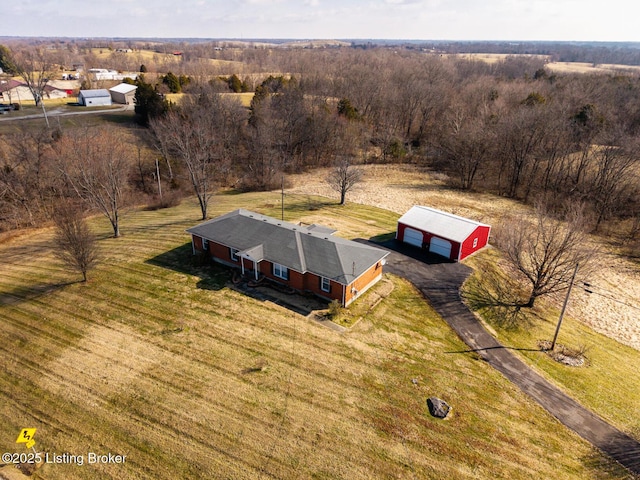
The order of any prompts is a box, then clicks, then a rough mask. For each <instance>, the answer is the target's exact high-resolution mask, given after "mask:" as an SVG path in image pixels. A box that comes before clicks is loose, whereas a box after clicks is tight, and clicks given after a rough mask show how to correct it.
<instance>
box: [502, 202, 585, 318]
mask: <svg viewBox="0 0 640 480" xmlns="http://www.w3.org/2000/svg"><path fill="white" fill-rule="evenodd" d="M585 224H586V221H585V219H584V217H583V214H582V209H578V208H573V209H571V210H569V211H567V212H566V213H565V215H564V216H563V219H562V221H559V220H557V219H555V218H552V217H551V216H550V215H549V214H548V212H547V210H546V208H545V207H544V206H543V205H539V206H538V207H537V208H536V215H535V219H534V221H533V223H531V222H530V221H528V220H527V219H526V218H524V217H519V218H509V219H508V220H506V221H505V222H504V223H503V224H502V225H501V226H500V227H499V228H498V235H497V245H498V246H499V247H500V249H501V250H502V251H503V252H504V255H505V258H506V259H507V261H508V262H509V263H510V264H511V266H513V268H514V269H515V270H516V271H517V272H519V273H520V274H521V275H522V276H523V277H524V278H525V279H526V282H528V283H529V285H530V288H531V291H530V294H529V299H528V300H527V301H526V302H524V303H522V304H521V305H519V306H520V307H527V308H531V307H533V305H534V303H535V300H536V298H538V297H541V296H544V295H548V294H550V293H554V292H557V291H560V290H563V289H565V288H567V287H568V284H569V281H570V279H571V277H572V275H573V272H574V269H575V266H576V264H580V270H581V272H582V273H583V274H585V273H586V272H588V270H589V264H590V262H591V260H592V259H593V258H594V256H595V251H594V249H593V248H591V247H590V246H589V245H588V242H587V235H586V233H585Z"/></svg>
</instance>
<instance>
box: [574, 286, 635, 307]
mask: <svg viewBox="0 0 640 480" xmlns="http://www.w3.org/2000/svg"><path fill="white" fill-rule="evenodd" d="M581 283H582V285H583V287H582V289H583V290H584V291H585V292H587V293H592V294H594V295H600V296H601V297H604V298H608V299H609V300H612V301H614V302H617V303H621V304H622V305H625V306H627V307H629V308H633V309H635V310H640V307H638V306H637V305H632V304H630V303H628V302H625V301H624V300H619V299H618V298H616V297H614V296H613V295H616V293H614V292H609V291H607V290H605V289H603V288H601V287H594V285H592V284H591V283H588V282H581ZM594 288H596V289H598V288H599V289H600V290H603V291H605V292H607V293H602V292H598V291H595V290H594Z"/></svg>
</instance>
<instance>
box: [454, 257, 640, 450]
mask: <svg viewBox="0 0 640 480" xmlns="http://www.w3.org/2000/svg"><path fill="white" fill-rule="evenodd" d="M498 262H499V255H498V252H497V251H495V250H485V251H483V252H482V253H480V254H479V255H476V256H474V257H472V258H471V259H470V260H469V261H468V264H469V265H471V266H473V267H474V269H475V273H474V276H473V277H471V278H470V279H469V280H468V281H467V284H466V285H465V288H464V291H466V292H467V293H468V294H469V293H470V294H472V295H471V297H473V293H474V292H476V293H477V292H478V285H479V282H484V283H485V284H486V281H485V279H486V276H487V274H490V273H491V272H495V271H496V267H495V266H496V265H497V264H498ZM468 294H467V295H466V296H467V297H470V295H468ZM560 295H561V296H563V295H564V292H562V293H561V294H560ZM476 296H477V295H476ZM574 296H575V295H574ZM471 306H473V302H472V303H471ZM478 313H480V314H481V315H482V317H483V318H484V319H485V320H486V321H487V322H488V324H489V329H490V330H491V331H492V332H493V333H494V335H496V336H497V338H498V340H499V341H500V342H502V343H503V344H504V345H507V346H509V347H511V348H513V349H515V350H514V351H516V352H517V353H518V354H519V355H520V356H521V358H523V359H524V360H525V361H526V362H527V363H528V364H529V365H530V366H531V367H533V368H534V369H535V370H536V371H538V372H540V373H542V374H543V376H545V377H546V378H548V379H550V380H551V381H552V382H553V383H555V384H556V385H558V386H560V387H561V388H562V389H563V390H564V391H566V392H568V393H569V395H571V396H572V397H573V398H575V399H576V400H578V401H579V402H580V403H582V404H583V405H585V406H586V407H588V408H590V409H591V410H593V411H594V412H597V413H598V414H599V415H600V416H602V417H603V418H604V419H606V420H607V421H608V422H610V423H611V424H613V425H615V426H617V427H618V428H620V429H621V430H623V431H626V432H627V433H629V434H631V435H633V436H635V437H636V438H640V423H639V422H640V416H639V412H638V408H637V406H638V405H640V374H639V373H638V366H639V365H640V351H638V350H636V349H634V348H631V347H627V346H625V345H622V344H620V343H618V342H616V341H615V340H612V339H611V338H608V337H606V336H604V335H602V334H599V333H597V332H595V331H593V330H592V329H590V328H589V327H588V326H586V325H585V324H584V323H582V322H579V321H577V319H575V318H573V317H572V315H571V314H572V309H571V303H569V309H568V311H567V315H566V316H565V318H564V320H563V323H562V327H561V330H560V334H559V336H558V343H559V344H562V345H564V346H566V347H568V348H570V349H571V350H574V351H584V356H585V357H586V359H587V361H588V362H587V366H584V367H569V366H566V365H563V364H561V363H559V362H556V361H554V360H553V359H552V358H551V357H550V356H549V355H547V354H545V353H543V352H540V351H535V349H536V348H537V347H538V342H539V341H540V340H549V341H550V340H552V339H553V335H554V333H555V329H556V326H557V321H558V318H559V314H560V312H559V309H558V308H556V307H553V306H552V305H550V303H549V302H545V301H544V299H541V301H539V302H538V305H537V306H536V307H535V309H533V310H531V311H524V318H523V320H522V323H521V324H519V325H516V326H512V325H509V324H505V323H503V322H502V320H503V317H501V316H500V315H496V313H495V310H493V309H492V308H491V307H489V308H478Z"/></svg>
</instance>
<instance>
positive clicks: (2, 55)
mask: <svg viewBox="0 0 640 480" xmlns="http://www.w3.org/2000/svg"><path fill="white" fill-rule="evenodd" d="M0 68H1V69H2V71H3V72H4V73H6V74H9V75H17V74H18V68H17V67H16V64H15V63H14V62H13V55H11V51H10V50H9V49H8V48H7V47H5V46H4V45H0Z"/></svg>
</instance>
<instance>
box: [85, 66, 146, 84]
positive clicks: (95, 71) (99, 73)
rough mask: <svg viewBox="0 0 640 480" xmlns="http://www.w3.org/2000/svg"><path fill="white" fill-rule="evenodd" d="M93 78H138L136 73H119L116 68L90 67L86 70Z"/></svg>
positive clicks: (100, 79)
mask: <svg viewBox="0 0 640 480" xmlns="http://www.w3.org/2000/svg"><path fill="white" fill-rule="evenodd" d="M87 74H88V75H90V76H91V77H92V78H93V79H94V80H96V81H102V80H119V81H122V80H124V79H125V78H130V79H131V80H135V79H136V78H138V74H137V73H120V72H118V71H117V70H107V69H106V68H90V69H89V70H88V72H87Z"/></svg>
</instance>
